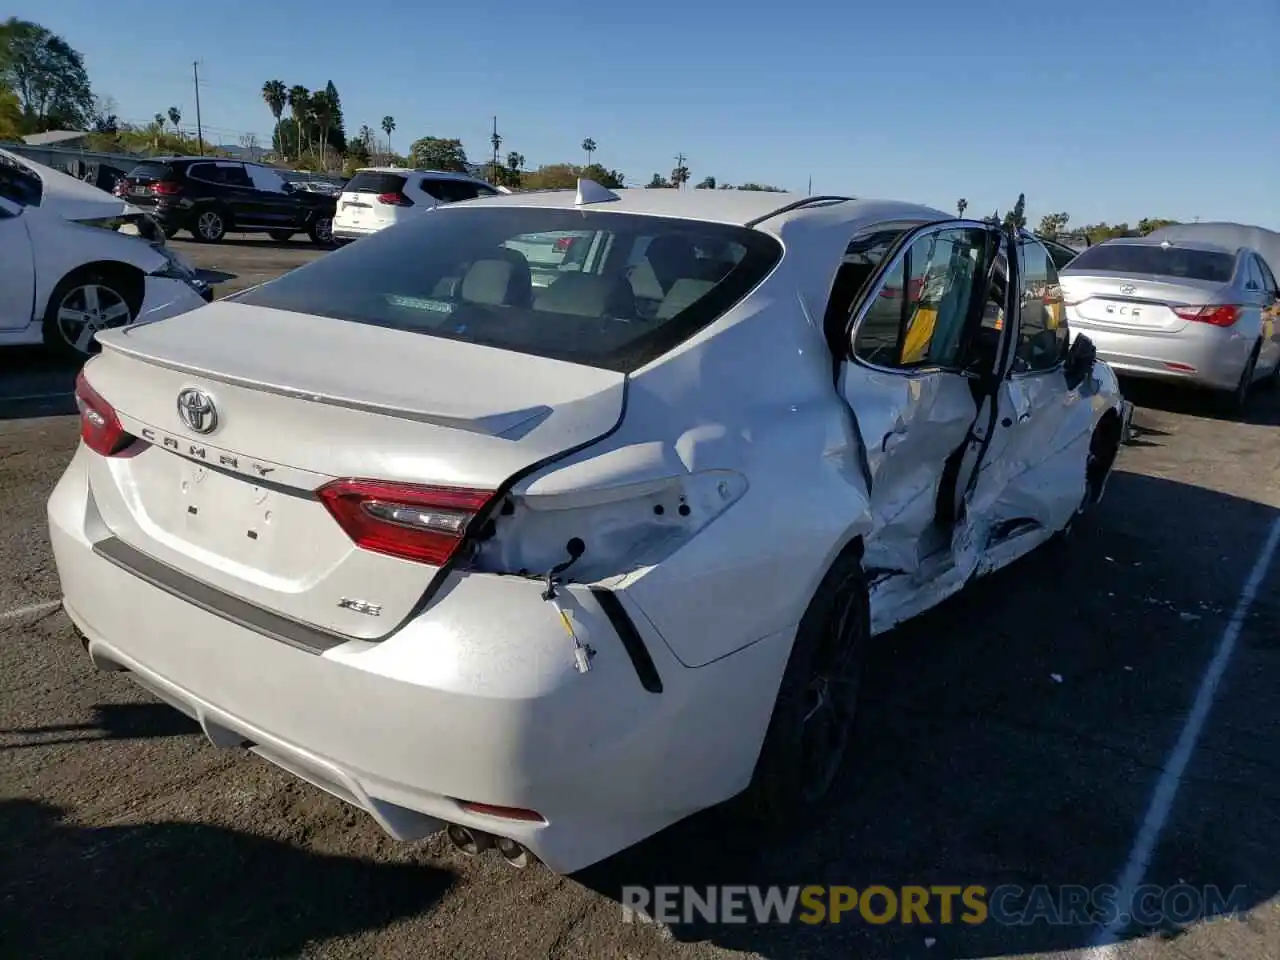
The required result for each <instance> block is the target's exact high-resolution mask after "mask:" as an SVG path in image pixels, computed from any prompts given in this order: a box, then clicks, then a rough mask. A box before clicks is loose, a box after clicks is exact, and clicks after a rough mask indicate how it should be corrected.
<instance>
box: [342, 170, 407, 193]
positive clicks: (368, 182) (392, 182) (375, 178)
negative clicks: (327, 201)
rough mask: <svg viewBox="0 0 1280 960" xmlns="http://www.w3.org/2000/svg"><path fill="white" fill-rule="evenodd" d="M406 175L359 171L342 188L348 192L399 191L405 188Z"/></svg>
mask: <svg viewBox="0 0 1280 960" xmlns="http://www.w3.org/2000/svg"><path fill="white" fill-rule="evenodd" d="M404 183H405V177H404V176H402V175H401V174H398V173H376V172H374V171H372V170H364V171H361V172H360V173H357V174H356V175H355V176H354V177H352V178H351V179H350V180H349V181H347V185H346V186H345V187H343V188H342V189H343V190H345V191H346V192H347V193H376V194H383V193H399V192H400V191H401V190H403V189H404Z"/></svg>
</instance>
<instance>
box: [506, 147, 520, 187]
mask: <svg viewBox="0 0 1280 960" xmlns="http://www.w3.org/2000/svg"><path fill="white" fill-rule="evenodd" d="M523 167H524V154H523V153H517V152H516V151H514V150H512V151H511V152H510V153H508V154H507V173H506V178H507V182H506V183H505V184H504V186H508V187H518V186H520V170H521V169H522V168H523Z"/></svg>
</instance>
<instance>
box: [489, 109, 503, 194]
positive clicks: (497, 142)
mask: <svg viewBox="0 0 1280 960" xmlns="http://www.w3.org/2000/svg"><path fill="white" fill-rule="evenodd" d="M489 142H490V143H491V144H493V166H492V167H490V168H489V176H490V177H491V178H492V180H493V182H494V183H497V182H498V148H499V147H500V146H502V137H500V136H498V118H497V117H494V118H493V136H491V137H490V138H489Z"/></svg>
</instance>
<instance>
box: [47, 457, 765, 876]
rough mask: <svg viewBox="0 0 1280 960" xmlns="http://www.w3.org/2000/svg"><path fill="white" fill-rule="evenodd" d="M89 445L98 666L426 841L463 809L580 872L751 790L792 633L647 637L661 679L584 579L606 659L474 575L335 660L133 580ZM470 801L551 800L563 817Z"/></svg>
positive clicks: (52, 506)
mask: <svg viewBox="0 0 1280 960" xmlns="http://www.w3.org/2000/svg"><path fill="white" fill-rule="evenodd" d="M91 456H94V455H93V454H91V453H89V452H88V451H87V450H86V449H84V448H81V449H80V450H79V451H78V452H77V454H76V457H75V458H74V459H73V461H72V463H71V465H70V467H69V468H68V470H67V472H66V473H65V474H64V476H63V478H62V479H61V480H60V481H59V483H58V485H57V487H56V488H55V490H54V492H53V494H52V496H51V497H50V500H49V504H48V517H49V530H50V540H51V544H52V547H53V554H54V558H55V562H56V565H57V570H58V575H59V577H60V579H61V583H62V590H63V598H64V600H63V602H64V606H65V608H66V610H67V612H68V614H69V616H70V617H71V618H72V619H73V620H74V622H75V623H76V625H77V626H78V627H79V628H80V630H81V631H82V632H83V633H84V634H85V636H86V637H87V638H88V650H89V654H90V656H91V657H92V659H93V661H94V662H95V663H96V664H98V665H99V666H100V667H103V668H106V669H124V670H127V671H129V672H130V673H131V674H132V676H133V677H134V678H135V679H136V680H137V681H138V682H140V683H141V684H142V685H143V686H144V687H146V688H148V689H149V690H151V691H152V692H154V693H155V694H156V695H157V696H159V697H161V698H162V699H163V700H165V701H167V702H168V703H170V704H172V705H174V706H175V707H177V708H178V709H180V710H182V711H183V712H185V713H187V714H188V715H190V716H193V717H195V718H196V719H197V720H198V721H199V723H200V724H201V726H202V727H203V729H204V730H205V732H206V734H207V735H208V738H209V740H210V741H211V742H212V743H214V744H215V745H218V746H250V747H252V748H253V749H255V750H256V751H257V752H258V753H260V754H261V755H263V756H264V757H266V758H267V759H269V760H272V761H273V762H275V763H277V764H278V765H280V766H281V767H283V768H285V769H286V770H289V771H290V772H292V773H294V774H295V775H297V776H300V777H302V778H303V779H305V780H308V781H310V782H311V783H313V784H315V785H317V786H320V787H321V788H323V789H325V790H328V791H329V792H330V793H332V794H334V795H336V796H338V797H340V798H342V799H344V800H346V801H347V802H349V803H352V804H355V805H356V806H358V807H360V808H362V809H363V810H365V811H367V812H368V813H369V814H370V815H371V816H373V817H374V818H375V819H376V820H377V821H378V823H379V824H380V825H381V826H382V827H383V828H384V829H385V830H386V831H387V832H388V833H390V834H391V835H392V836H395V837H397V838H401V839H412V838H415V837H420V836H424V835H426V834H429V833H432V832H434V831H435V830H436V829H438V828H439V827H440V826H441V825H442V824H444V823H458V824H462V825H465V826H469V827H471V828H473V829H478V830H484V831H488V832H490V833H493V834H495V835H498V836H506V837H510V838H511V839H513V840H516V841H518V842H520V843H522V844H524V845H525V846H526V847H528V848H529V849H530V850H531V851H532V852H533V853H534V854H535V855H536V856H537V857H539V858H540V859H541V860H543V861H544V862H545V863H546V864H547V865H548V866H549V867H550V868H551V869H553V870H555V871H557V872H562V873H564V872H572V871H574V870H578V869H581V868H582V867H585V866H588V865H590V864H591V863H594V862H596V861H598V860H600V859H603V858H604V857H607V856H609V855H611V854H613V853H615V852H617V851H619V850H622V849H624V848H626V847H628V846H630V845H632V844H633V843H635V842H637V841H639V840H641V839H643V838H645V837H647V836H649V835H651V834H653V833H655V832H657V831H658V830H661V829H662V828H664V827H666V826H668V825H669V824H671V823H674V822H675V821H677V820H680V819H682V818H683V817H685V816H687V815H689V814H691V813H693V812H695V811H697V810H699V809H702V808H704V807H707V806H711V805H713V804H715V803H718V802H720V801H722V800H725V799H728V798H729V797H731V796H733V795H734V794H735V793H737V792H739V791H740V790H742V789H743V788H744V787H745V786H746V785H747V783H748V782H749V779H750V776H751V773H752V769H753V768H754V764H755V759H756V756H757V753H758V750H759V745H760V742H761V740H762V738H763V734H764V730H765V727H766V726H767V723H768V719H769V714H770V712H771V708H772V700H773V692H774V690H775V689H776V685H777V682H778V678H779V677H780V675H781V669H782V665H783V664H784V663H785V660H786V656H787V654H788V652H789V647H790V635H789V634H787V635H782V634H778V635H774V636H772V637H769V638H766V639H765V640H761V641H759V642H757V643H756V644H753V645H752V646H750V647H748V648H746V649H745V650H743V651H740V652H739V653H737V654H735V655H733V656H731V657H728V658H725V659H723V660H721V661H718V662H716V663H714V664H712V665H709V666H707V667H704V668H700V669H688V668H685V667H683V666H681V665H680V664H679V662H678V661H677V660H676V659H675V658H674V656H672V654H671V653H670V651H669V650H668V649H667V647H666V646H665V644H663V643H662V641H661V640H660V639H659V638H656V637H654V636H653V635H652V631H651V628H649V627H648V626H647V623H646V622H645V621H644V620H643V618H642V617H640V616H638V615H637V616H636V617H635V621H636V626H637V628H638V630H639V632H640V634H641V635H642V639H643V641H644V645H645V647H646V648H647V652H648V655H649V656H650V658H651V660H652V665H653V669H654V671H656V673H657V675H658V676H659V677H660V678H661V690H660V692H653V690H652V685H651V684H650V685H649V686H650V688H649V689H646V684H645V683H644V682H643V681H642V678H641V672H642V671H639V670H638V669H637V667H636V666H635V663H634V660H633V658H632V656H631V655H629V653H628V651H627V649H626V645H625V644H624V642H623V639H622V637H621V636H620V634H619V631H618V630H617V629H616V628H615V627H614V626H613V624H611V622H610V620H609V618H608V616H607V615H606V613H605V611H604V608H603V607H602V606H601V604H600V602H599V601H598V600H596V599H595V597H594V596H593V595H592V594H591V593H590V592H589V591H587V590H585V589H578V588H576V587H574V588H569V589H568V590H565V591H564V592H563V595H562V601H561V602H562V603H563V604H564V605H565V607H566V608H567V609H568V610H569V611H570V613H571V616H572V618H573V621H574V624H575V631H576V632H577V633H578V635H579V637H580V638H581V639H582V641H583V642H584V643H587V644H589V645H590V646H591V647H592V648H593V649H594V650H595V651H596V655H595V656H594V658H593V659H592V661H591V669H590V670H589V671H588V672H587V673H579V672H577V671H576V670H575V669H574V666H573V647H572V644H571V642H570V640H569V638H568V637H567V635H566V634H565V633H564V631H563V628H562V627H561V625H560V624H559V621H558V619H557V618H556V617H555V615H554V609H553V608H552V606H551V605H550V604H548V603H546V602H545V601H543V600H542V599H541V597H540V591H541V586H540V585H539V584H538V583H536V582H532V581H529V580H525V579H522V578H516V577H495V576H487V575H472V576H458V577H455V578H454V579H453V580H452V581H451V582H450V583H448V584H447V585H446V587H445V588H444V590H442V591H441V595H440V596H441V599H439V600H438V601H436V602H435V603H433V604H432V605H431V606H430V607H428V609H427V610H426V611H425V612H423V613H422V614H421V615H419V616H418V617H417V618H416V619H415V620H413V621H411V622H410V623H409V624H408V625H407V626H406V627H405V628H404V629H402V630H401V631H400V632H398V633H397V634H395V635H394V636H393V637H391V638H390V639H388V640H385V641H382V642H379V643H370V642H365V641H345V642H342V643H339V644H336V645H333V646H330V647H329V648H328V649H325V650H323V652H314V651H308V650H305V649H301V648H300V647H298V646H296V645H290V644H289V643H285V642H280V641H279V640H276V639H272V638H270V637H269V636H266V635H264V633H263V632H261V631H259V630H255V629H250V628H248V627H246V626H244V625H242V623H241V622H236V621H235V620H234V619H231V618H229V617H228V616H227V615H225V613H224V614H223V615H219V614H218V613H215V612H211V609H210V608H209V606H208V605H201V604H200V603H199V602H193V601H192V599H191V598H185V597H183V596H180V595H178V594H177V593H175V592H174V591H172V590H166V589H163V588H162V587H161V586H159V585H157V583H155V582H151V581H148V580H147V579H144V578H143V577H140V576H137V575H135V574H134V573H131V572H130V571H129V570H127V569H125V568H123V567H122V566H121V565H119V564H118V563H115V562H112V561H111V560H109V559H107V558H105V557H104V556H103V555H102V554H101V553H100V552H99V551H96V550H95V549H94V547H95V543H96V544H102V543H103V542H106V541H109V540H111V539H112V538H111V533H110V531H109V530H107V529H106V528H105V525H104V524H103V522H102V518H101V516H100V515H99V514H98V512H97V509H96V507H95V506H94V503H93V499H92V496H91V494H90V492H89V489H88V481H87V470H86V458H88V457H91ZM460 801H472V802H478V803H484V804H492V805H497V806H504V807H515V808H521V809H530V810H536V811H538V812H539V813H540V814H542V816H543V817H544V818H545V822H543V823H531V822H521V821H516V820H510V819H506V818H498V817H494V816H490V815H485V814H480V813H475V812H471V811H468V810H467V809H465V808H464V807H462V806H461V805H460Z"/></svg>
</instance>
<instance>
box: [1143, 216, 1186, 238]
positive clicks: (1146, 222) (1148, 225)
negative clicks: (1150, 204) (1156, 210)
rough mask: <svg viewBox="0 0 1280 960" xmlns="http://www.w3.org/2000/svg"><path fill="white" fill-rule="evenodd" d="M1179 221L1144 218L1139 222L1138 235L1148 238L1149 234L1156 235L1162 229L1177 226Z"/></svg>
mask: <svg viewBox="0 0 1280 960" xmlns="http://www.w3.org/2000/svg"><path fill="white" fill-rule="evenodd" d="M1177 224H1178V221H1177V220H1164V219H1162V218H1160V217H1143V218H1142V219H1141V220H1139V221H1138V233H1139V234H1140V235H1142V236H1144V237H1145V236H1146V235H1147V234H1149V233H1155V232H1156V231H1157V230H1159V229H1160V228H1161V227H1173V226H1177Z"/></svg>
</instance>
